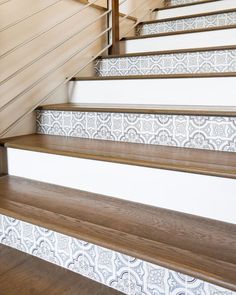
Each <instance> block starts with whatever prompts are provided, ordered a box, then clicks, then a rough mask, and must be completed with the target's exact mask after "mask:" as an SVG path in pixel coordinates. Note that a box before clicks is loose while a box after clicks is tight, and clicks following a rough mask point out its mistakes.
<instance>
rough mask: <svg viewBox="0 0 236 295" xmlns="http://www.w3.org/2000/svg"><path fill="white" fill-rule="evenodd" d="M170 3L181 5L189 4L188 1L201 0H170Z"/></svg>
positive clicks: (196, 0)
mask: <svg viewBox="0 0 236 295" xmlns="http://www.w3.org/2000/svg"><path fill="white" fill-rule="evenodd" d="M169 2H170V5H181V4H188V3H195V2H200V3H201V0H170V1H169Z"/></svg>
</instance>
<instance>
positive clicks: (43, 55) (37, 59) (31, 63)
mask: <svg viewBox="0 0 236 295" xmlns="http://www.w3.org/2000/svg"><path fill="white" fill-rule="evenodd" d="M110 12H111V10H108V11H106V12H104V13H103V14H101V15H100V16H99V17H97V18H95V19H94V20H93V21H92V22H90V23H89V24H87V25H85V26H84V27H82V28H81V29H80V30H79V31H77V32H75V33H74V34H72V35H71V36H68V37H67V38H66V39H64V40H63V41H61V42H59V43H58V44H56V45H55V46H54V47H52V48H50V49H49V50H47V51H45V52H44V53H43V54H41V55H40V56H38V57H37V58H35V59H34V60H33V61H31V62H29V63H27V64H26V65H25V66H23V67H22V68H20V69H19V70H17V71H15V72H14V73H13V74H12V75H10V76H8V77H7V78H5V79H4V80H2V81H0V86H1V85H2V84H4V83H6V82H7V81H9V80H10V79H12V78H14V77H15V76H16V75H18V74H20V73H21V72H23V71H24V70H25V69H27V68H29V67H30V66H32V65H33V64H34V63H36V62H37V61H39V60H40V59H42V58H43V57H45V56H46V55H48V54H50V53H51V52H52V51H54V50H56V49H57V48H58V47H60V46H62V45H63V44H64V43H66V42H68V41H69V40H70V39H72V38H74V37H75V36H77V35H79V34H80V33H82V32H83V31H84V30H86V29H87V28H88V27H90V26H91V25H92V24H94V23H95V22H97V21H98V20H100V19H101V18H103V17H104V16H106V15H107V14H108V13H110ZM1 108H2V107H0V110H1Z"/></svg>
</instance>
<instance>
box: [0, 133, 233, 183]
mask: <svg viewBox="0 0 236 295" xmlns="http://www.w3.org/2000/svg"><path fill="white" fill-rule="evenodd" d="M0 142H1V143H2V144H3V145H4V144H5V146H6V147H9V148H16V149H23V150H30V151H37V152H44V153H51V154H57V155H65V156H70V157H78V158H86V159H93V160H99V161H107V162H114V163H121V164H128V165H136V166H144V167H151V168H159V169H167V170H175V171H182V172H188V173H198V174H205V175H212V176H220V177H228V178H234V179H235V178H236V153H233V152H221V151H209V150H200V149H189V148H180V147H168V146H158V145H147V144H138V143H125V142H116V141H107V140H94V139H83V138H75V137H64V136H54V135H40V134H32V135H25V136H19V137H16V138H12V139H4V140H1V141H0Z"/></svg>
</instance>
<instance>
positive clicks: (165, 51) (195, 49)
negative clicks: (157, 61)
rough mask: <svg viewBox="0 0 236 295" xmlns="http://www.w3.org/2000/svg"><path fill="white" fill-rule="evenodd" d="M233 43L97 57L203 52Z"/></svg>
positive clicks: (221, 48)
mask: <svg viewBox="0 0 236 295" xmlns="http://www.w3.org/2000/svg"><path fill="white" fill-rule="evenodd" d="M234 49H236V46H235V45H228V46H215V47H200V48H186V49H171V50H160V51H150V52H135V53H122V54H114V55H102V56H99V57H98V59H111V58H124V57H135V56H150V55H168V54H178V53H181V54H184V53H189V52H190V53H191V52H205V51H222V50H234Z"/></svg>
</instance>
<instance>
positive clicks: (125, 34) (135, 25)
mask: <svg viewBox="0 0 236 295" xmlns="http://www.w3.org/2000/svg"><path fill="white" fill-rule="evenodd" d="M154 10H155V8H153V9H150V10H148V12H147V13H145V14H144V15H143V16H142V17H141V18H139V19H138V21H137V22H136V23H135V24H134V25H133V26H132V27H131V28H129V30H128V31H127V32H126V33H124V34H123V36H122V38H124V37H126V36H127V35H128V34H129V33H130V32H131V31H132V30H133V29H134V28H135V27H137V25H138V23H140V22H141V21H142V20H143V19H144V18H145V17H146V16H147V15H148V14H149V13H152V12H153V11H154ZM122 38H121V39H122Z"/></svg>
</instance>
